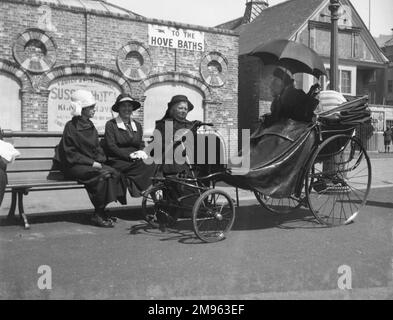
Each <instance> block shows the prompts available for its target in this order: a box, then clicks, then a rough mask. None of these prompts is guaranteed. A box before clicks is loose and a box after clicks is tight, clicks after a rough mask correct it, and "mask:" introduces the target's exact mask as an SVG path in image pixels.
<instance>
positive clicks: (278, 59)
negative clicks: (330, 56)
mask: <svg viewBox="0 0 393 320" xmlns="http://www.w3.org/2000/svg"><path fill="white" fill-rule="evenodd" d="M249 54H250V55H252V56H257V57H260V58H261V59H262V61H263V62H264V63H265V64H274V65H279V66H283V67H285V68H287V69H288V70H290V71H291V72H292V73H300V72H301V73H308V74H311V75H313V76H315V77H317V78H319V77H320V76H321V75H326V69H325V67H324V65H323V61H322V59H321V57H320V56H319V55H318V54H317V53H316V52H315V51H314V50H312V49H310V48H309V47H306V46H305V45H304V44H301V43H298V42H294V41H290V40H274V41H271V42H269V43H266V44H263V45H260V46H258V47H257V48H255V49H254V50H253V51H251V52H250V53H249Z"/></svg>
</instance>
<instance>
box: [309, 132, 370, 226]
mask: <svg viewBox="0 0 393 320" xmlns="http://www.w3.org/2000/svg"><path fill="white" fill-rule="evenodd" d="M345 139H347V140H348V141H347V143H343V142H344V141H345ZM336 143H339V144H343V145H345V148H343V150H342V151H341V152H339V153H338V154H335V155H334V156H327V155H325V152H324V151H326V150H332V149H334V148H332V145H334V144H336ZM321 155H323V156H321ZM370 186H371V163H370V159H369V157H368V155H367V153H366V151H365V150H364V148H363V147H362V145H361V143H360V142H359V141H358V140H357V139H356V138H351V137H348V136H339V137H333V138H331V139H328V140H327V141H326V142H325V143H323V144H322V145H321V146H320V148H319V149H318V151H317V153H316V154H315V155H314V156H313V160H312V165H311V168H310V169H309V170H308V173H307V177H306V194H307V200H308V203H309V207H310V209H311V211H312V212H313V214H314V216H315V218H316V219H317V220H318V221H319V222H320V223H322V224H325V225H328V226H339V225H344V224H348V223H350V222H352V221H353V220H354V219H355V218H356V217H357V216H358V214H359V212H360V210H361V209H362V208H363V207H364V206H365V205H366V202H367V197H368V194H369V192H370Z"/></svg>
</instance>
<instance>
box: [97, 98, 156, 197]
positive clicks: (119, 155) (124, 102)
mask: <svg viewBox="0 0 393 320" xmlns="http://www.w3.org/2000/svg"><path fill="white" fill-rule="evenodd" d="M140 107H141V104H140V103H139V102H138V101H137V100H135V99H134V98H132V97H131V95H129V94H121V95H119V96H118V97H117V99H116V102H115V104H114V105H113V106H112V111H114V112H117V113H118V114H119V115H118V117H116V118H115V119H112V120H109V121H108V122H107V123H106V125H105V139H104V150H105V153H106V154H107V156H108V165H110V166H111V167H113V168H115V169H117V170H119V171H120V172H122V173H123V174H124V175H125V176H126V177H127V181H128V190H129V192H130V195H131V196H132V197H140V196H141V194H142V193H143V191H144V190H146V189H147V188H148V187H149V186H150V185H151V183H152V181H151V177H152V176H153V175H154V173H155V166H154V165H147V164H145V162H144V161H143V160H145V159H147V154H146V153H145V152H144V151H143V149H144V148H145V143H144V141H143V129H142V125H141V124H140V123H139V122H138V121H136V120H135V119H133V116H132V115H133V112H134V111H136V110H138V109H139V108H140Z"/></svg>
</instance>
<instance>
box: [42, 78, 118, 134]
mask: <svg viewBox="0 0 393 320" xmlns="http://www.w3.org/2000/svg"><path fill="white" fill-rule="evenodd" d="M78 89H85V90H89V91H91V93H92V94H93V95H94V96H95V99H96V101H97V104H96V113H95V115H94V118H93V119H92V121H93V123H94V125H95V127H96V128H97V130H98V132H104V130H105V123H106V122H107V121H108V120H110V119H112V118H113V117H115V116H117V114H115V113H114V112H112V105H113V104H114V103H115V101H116V97H117V96H118V95H119V94H120V90H119V89H117V88H116V87H115V86H113V85H110V84H108V83H105V82H103V81H100V80H98V79H95V78H91V77H83V76H82V77H69V78H65V79H62V80H59V81H56V82H55V83H53V84H52V85H51V86H50V88H49V90H50V93H49V101H48V131H63V129H64V126H65V124H66V123H67V121H69V120H71V118H72V115H71V95H72V93H73V92H74V91H76V90H78Z"/></svg>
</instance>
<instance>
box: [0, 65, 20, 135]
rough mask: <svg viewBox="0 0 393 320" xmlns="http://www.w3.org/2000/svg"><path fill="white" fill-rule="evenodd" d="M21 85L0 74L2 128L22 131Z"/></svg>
mask: <svg viewBox="0 0 393 320" xmlns="http://www.w3.org/2000/svg"><path fill="white" fill-rule="evenodd" d="M21 105H22V103H21V99H20V85H19V83H18V82H17V81H16V80H15V78H13V77H12V76H10V75H8V74H7V73H3V72H0V127H1V128H2V129H8V130H13V131H20V130H22V120H21V113H22V111H21Z"/></svg>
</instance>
